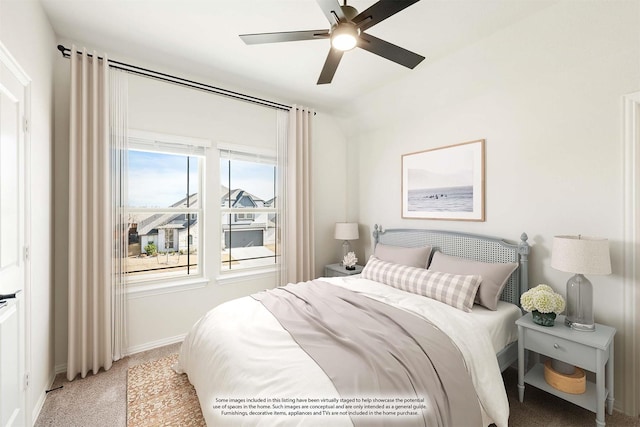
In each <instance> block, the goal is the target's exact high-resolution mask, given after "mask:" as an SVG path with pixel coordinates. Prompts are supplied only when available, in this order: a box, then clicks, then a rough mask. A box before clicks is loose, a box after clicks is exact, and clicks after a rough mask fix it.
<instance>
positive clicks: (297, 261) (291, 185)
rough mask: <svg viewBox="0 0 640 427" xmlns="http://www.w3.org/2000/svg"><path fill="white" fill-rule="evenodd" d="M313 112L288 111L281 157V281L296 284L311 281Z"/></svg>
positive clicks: (313, 254)
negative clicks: (282, 186) (282, 245)
mask: <svg viewBox="0 0 640 427" xmlns="http://www.w3.org/2000/svg"><path fill="white" fill-rule="evenodd" d="M313 114H314V112H313V110H310V109H307V108H304V107H300V106H296V105H294V106H293V107H291V110H290V111H289V116H288V131H287V137H286V143H285V144H284V149H283V150H282V151H283V153H282V154H280V155H279V157H280V156H282V157H283V158H284V161H285V162H286V167H285V168H284V170H285V171H286V178H285V179H284V186H285V191H284V201H285V205H284V207H285V209H284V215H283V217H284V218H283V219H284V221H283V224H282V227H283V231H284V233H283V234H284V236H283V240H284V247H283V253H282V262H283V279H284V280H283V281H282V284H284V283H296V282H300V281H306V280H311V279H313V278H315V266H314V262H315V260H314V258H315V250H314V245H315V241H314V240H315V239H314V218H313V186H312V179H311V177H312V168H311V147H312V141H311V135H312V119H313Z"/></svg>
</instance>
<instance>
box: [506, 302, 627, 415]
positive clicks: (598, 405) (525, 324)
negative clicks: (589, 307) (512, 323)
mask: <svg viewBox="0 0 640 427" xmlns="http://www.w3.org/2000/svg"><path fill="white" fill-rule="evenodd" d="M516 325H518V397H519V398H520V402H522V401H523V400H524V384H525V383H527V384H530V385H532V386H534V387H536V388H539V389H541V390H544V391H546V392H549V393H551V394H553V395H556V396H558V397H560V398H562V399H564V400H566V401H569V402H571V403H574V404H576V405H578V406H581V407H583V408H585V409H588V410H590V411H592V412H595V413H596V425H597V426H601V427H602V426H604V425H605V422H604V409H605V403H606V408H607V412H608V413H609V415H611V413H612V411H613V336H614V335H615V334H616V330H615V329H614V328H612V327H609V326H605V325H600V324H596V330H595V331H594V332H582V331H575V330H573V329H571V328H569V327H567V326H565V325H564V316H558V317H557V318H556V324H555V326H552V327H548V326H540V325H536V324H535V323H533V320H532V318H531V313H527V314H526V315H525V316H523V317H521V318H520V319H518V320H517V321H516ZM525 350H530V351H534V352H536V353H538V354H542V355H545V356H549V357H551V358H553V359H556V360H560V361H562V362H566V363H569V364H571V365H574V366H579V367H581V368H583V369H585V370H587V371H591V372H595V374H596V382H595V384H594V383H593V382H591V381H587V390H586V391H585V392H584V393H582V394H569V393H564V392H562V391H560V390H556V389H555V388H553V387H551V386H550V385H549V384H547V382H546V381H545V380H544V365H543V364H542V363H536V364H535V365H534V366H533V368H531V369H530V370H529V371H528V372H525V364H524V362H525V358H524V351H525Z"/></svg>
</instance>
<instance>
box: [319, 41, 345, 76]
mask: <svg viewBox="0 0 640 427" xmlns="http://www.w3.org/2000/svg"><path fill="white" fill-rule="evenodd" d="M343 53H344V51H342V50H338V49H334V48H331V50H330V51H329V55H327V60H326V61H325V62H324V67H322V71H321V72H320V77H319V78H318V84H319V85H324V84H328V83H331V80H333V75H334V74H335V73H336V70H337V69H338V64H339V63H340V59H342V54H343Z"/></svg>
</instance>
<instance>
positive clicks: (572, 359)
mask: <svg viewBox="0 0 640 427" xmlns="http://www.w3.org/2000/svg"><path fill="white" fill-rule="evenodd" d="M555 327H558V326H554V328H555ZM560 327H562V326H560ZM581 333H583V334H588V333H590V332H581ZM524 345H525V347H526V348H527V349H529V350H533V351H535V352H536V353H540V354H544V355H545V356H549V357H552V358H554V359H557V360H561V361H563V362H566V363H570V364H572V365H576V366H580V367H581V368H584V369H586V370H588V371H592V372H595V371H596V369H597V368H596V351H597V350H596V349H595V348H593V347H589V346H586V345H583V344H579V343H576V342H573V341H569V340H566V339H564V338H559V337H554V336H551V335H549V334H545V333H544V332H539V331H535V330H532V329H527V331H526V333H525V338H524Z"/></svg>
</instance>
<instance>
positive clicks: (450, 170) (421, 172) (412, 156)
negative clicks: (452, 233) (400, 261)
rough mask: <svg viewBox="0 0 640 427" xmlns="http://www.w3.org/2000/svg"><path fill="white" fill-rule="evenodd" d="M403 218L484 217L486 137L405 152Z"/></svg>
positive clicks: (403, 162)
mask: <svg viewBox="0 0 640 427" xmlns="http://www.w3.org/2000/svg"><path fill="white" fill-rule="evenodd" d="M402 218H415V219H444V220H454V221H484V139H479V140H477V141H470V142H464V143H462V144H456V145H449V146H446V147H439V148H433V149H430V150H425V151H419V152H417V153H409V154H403V155H402Z"/></svg>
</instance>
